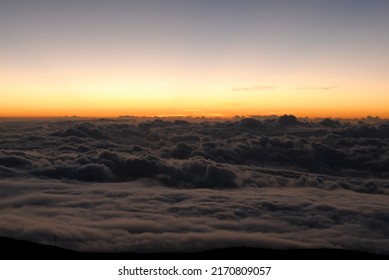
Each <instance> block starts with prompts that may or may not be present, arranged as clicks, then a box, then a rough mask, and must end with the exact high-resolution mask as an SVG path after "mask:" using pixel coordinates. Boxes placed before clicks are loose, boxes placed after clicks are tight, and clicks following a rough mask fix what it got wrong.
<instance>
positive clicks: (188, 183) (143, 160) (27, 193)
mask: <svg viewBox="0 0 389 280" xmlns="http://www.w3.org/2000/svg"><path fill="white" fill-rule="evenodd" d="M0 125H1V133H2V141H1V142H0V196H1V197H2V199H1V200H0V209H1V211H0V235H3V236H10V237H15V238H20V239H28V240H32V241H37V242H43V243H50V242H51V241H52V240H53V236H54V235H57V236H58V238H59V241H58V243H59V244H60V245H61V246H64V247H66V248H72V249H77V250H85V251H91V250H92V251H96V250H97V251H127V250H131V251H139V252H150V251H191V250H203V249H209V248H217V247H226V246H257V247H268V248H303V247H304V248H305V247H309V248H319V247H320V248H323V247H325V248H345V249H355V250H364V251H369V252H383V253H388V249H387V248H389V246H388V245H389V244H388V238H387V237H388V236H389V233H388V228H389V225H388V220H389V217H388V215H387V213H388V212H389V209H388V203H387V196H388V194H389V188H388V179H389V172H388V171H387V166H388V165H389V155H388V151H387V147H388V146H389V140H388V139H389V123H388V122H387V121H385V120H376V121H375V122H369V123H363V122H360V123H348V122H343V121H334V120H324V121H313V120H305V119H304V120H301V119H297V118H296V117H295V116H293V115H285V116H280V117H279V118H271V119H266V118H257V117H252V118H243V119H238V120H237V119H231V120H223V121H214V122H213V121H209V120H206V121H199V120H197V119H186V120H171V119H146V120H143V119H125V118H121V119H99V120H94V119H90V120H87V119H81V120H77V119H72V120H67V119H66V120H64V119H57V120H56V119H51V120H34V121H17V122H10V121H4V120H3V121H1V123H0Z"/></svg>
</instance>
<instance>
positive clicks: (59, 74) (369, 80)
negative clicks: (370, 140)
mask: <svg viewBox="0 0 389 280" xmlns="http://www.w3.org/2000/svg"><path fill="white" fill-rule="evenodd" d="M22 2H23V1H22ZM71 2H72V1H70V2H69V4H65V3H58V5H50V2H49V1H47V3H46V1H39V4H37V5H34V4H32V2H30V1H26V2H25V3H24V4H23V5H22V4H21V3H18V4H13V3H12V2H10V3H8V4H6V5H4V7H2V9H1V11H0V26H1V28H0V35H1V38H2V42H3V43H2V46H1V48H0V60H1V64H0V98H1V102H0V116H2V117H7V116H8V117H9V116H12V117H38V116H73V115H77V116H88V117H91V116H96V117H101V116H106V117H115V116H120V115H135V116H174V115H177V116H218V117H231V116H234V115H271V114H277V115H280V114H295V115H298V116H301V117H304V116H308V117H328V116H330V117H347V118H349V117H364V116H367V115H372V116H380V117H384V118H388V117H389V111H388V110H387V107H388V106H387V105H388V104H389V83H388V81H387V77H388V74H389V68H388V67H389V61H388V58H389V49H388V48H387V47H386V46H388V45H389V36H388V32H387V26H388V24H389V15H388V13H389V9H388V4H387V3H386V2H385V1H368V2H366V1H340V2H342V3H341V4H337V5H335V2H336V1H335V2H334V1H326V3H320V4H319V3H312V2H311V1H299V3H300V4H298V5H295V6H292V5H290V4H287V2H285V3H277V4H276V3H273V4H270V3H263V2H265V1H241V2H239V3H238V2H236V3H235V2H233V1H227V2H224V1H213V2H212V4H210V3H207V2H204V3H203V1H199V2H196V3H194V2H193V1H190V2H189V1H188V2H186V1H163V3H164V4H161V3H160V2H158V1H156V2H154V1H151V2H149V3H147V4H145V3H143V2H142V1H128V2H127V1H126V2H123V3H122V2H119V1H114V2H112V3H111V2H109V3H108V2H107V3H104V2H103V1H96V3H94V4H93V5H92V4H91V3H89V2H88V1H81V4H80V5H72V4H70V3H71ZM152 2H153V3H152ZM219 2H220V3H219ZM275 2H277V1H275ZM321 2H324V1H321ZM327 2H328V3H327ZM336 3H338V2H336ZM351 3H352V4H351ZM76 6H77V7H76Z"/></svg>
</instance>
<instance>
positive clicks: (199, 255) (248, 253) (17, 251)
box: [0, 237, 389, 260]
mask: <svg viewBox="0 0 389 280" xmlns="http://www.w3.org/2000/svg"><path fill="white" fill-rule="evenodd" d="M0 259H3V260H7V259H8V260H24V259H34V260H68V259H69V260H85V259H87V260H125V259H126V260H134V259H137V260H159V259H163V260H177V259H180V260H206V259H215V260H217V259H223V260H250V259H253V260H255V259H258V260H260V259H263V260H282V259H290V260H295V259H296V260H342V259H348V260H365V259H374V260H380V259H389V256H388V255H380V254H372V253H365V252H358V251H350V250H337V249H295V250H272V249H261V248H248V247H236V248H224V249H215V250H208V251H204V252H195V253H150V254H140V253H81V252H76V251H72V250H67V249H63V248H59V247H55V246H50V245H42V244H38V243H34V242H29V241H22V240H16V239H12V238H6V237H0Z"/></svg>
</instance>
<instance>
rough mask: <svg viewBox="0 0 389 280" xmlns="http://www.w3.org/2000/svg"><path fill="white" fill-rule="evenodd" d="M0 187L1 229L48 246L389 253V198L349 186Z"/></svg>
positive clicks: (35, 183)
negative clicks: (321, 187)
mask: <svg viewBox="0 0 389 280" xmlns="http://www.w3.org/2000/svg"><path fill="white" fill-rule="evenodd" d="M0 187H1V188H0V189H1V195H2V196H3V197H4V198H3V199H2V200H1V201H0V208H1V209H2V211H1V212H0V217H1V219H0V234H1V235H7V236H12V237H17V238H23V239H27V240H32V241H36V242H42V243H48V244H50V243H51V242H52V239H53V236H54V235H56V236H57V237H58V244H59V245H61V246H63V247H66V248H72V249H76V250H82V251H136V252H152V251H199V250H204V249H209V248H218V247H226V246H252V247H267V248H278V249H281V248H282V249H288V248H345V249H351V250H353V249H354V250H361V249H362V250H366V251H370V252H381V253H388V252H389V251H388V248H389V246H388V245H389V243H388V242H389V241H388V239H387V236H388V234H389V232H388V228H389V227H388V215H387V213H388V210H389V209H388V205H387V201H386V197H383V196H376V195H370V194H362V193H355V192H352V191H349V190H341V189H338V190H320V189H315V188H309V187H307V188H300V187H290V188H286V189H285V188H245V189H243V190H228V191H227V190H210V189H191V190H183V189H172V188H166V187H161V186H158V184H156V182H153V181H134V182H131V183H92V184H79V183H69V182H68V183H65V182H60V181H53V180H25V181H20V180H19V181H10V180H2V181H1V182H0ZM4 195H6V196H4ZM291 197H293V199H291Z"/></svg>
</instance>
